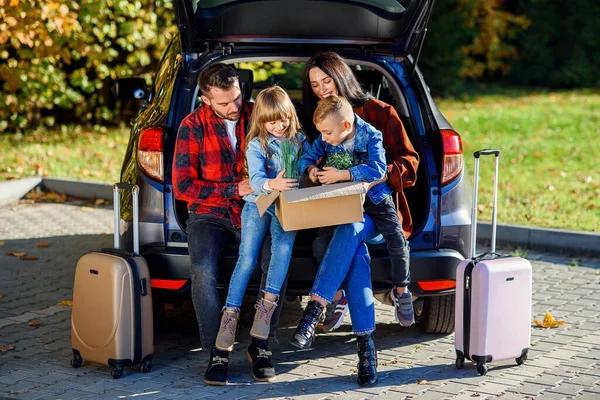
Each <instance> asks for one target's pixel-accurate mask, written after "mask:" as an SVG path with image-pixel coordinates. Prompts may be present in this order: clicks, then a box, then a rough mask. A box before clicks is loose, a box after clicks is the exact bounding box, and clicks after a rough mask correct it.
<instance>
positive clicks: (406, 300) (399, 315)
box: [390, 288, 415, 326]
mask: <svg viewBox="0 0 600 400" xmlns="http://www.w3.org/2000/svg"><path fill="white" fill-rule="evenodd" d="M390 296H391V298H392V301H393V302H394V308H395V309H396V312H395V313H394V314H395V316H396V321H397V322H398V323H399V324H400V325H402V326H411V325H412V324H414V323H415V311H414V309H413V302H412V294H411V293H410V291H408V290H407V291H406V292H404V293H402V296H400V297H398V295H397V293H396V288H393V289H392V292H391V295H390Z"/></svg>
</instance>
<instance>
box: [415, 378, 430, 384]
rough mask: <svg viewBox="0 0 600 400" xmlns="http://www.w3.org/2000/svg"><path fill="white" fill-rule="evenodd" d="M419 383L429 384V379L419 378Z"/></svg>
mask: <svg viewBox="0 0 600 400" xmlns="http://www.w3.org/2000/svg"><path fill="white" fill-rule="evenodd" d="M417 385H429V381H427V380H426V379H417Z"/></svg>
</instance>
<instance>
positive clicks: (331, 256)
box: [310, 215, 378, 334]
mask: <svg viewBox="0 0 600 400" xmlns="http://www.w3.org/2000/svg"><path fill="white" fill-rule="evenodd" d="M377 235H378V232H377V230H376V228H375V224H374V223H373V220H372V219H371V218H370V217H369V216H368V215H365V216H364V221H363V222H355V223H353V224H346V225H340V226H338V227H337V228H336V229H335V231H334V234H333V238H332V239H331V242H330V243H329V246H328V247H327V251H326V252H325V256H324V257H323V261H322V262H321V265H320V266H319V271H318V272H317V277H316V279H315V282H314V284H313V287H312V290H311V292H310V294H311V295H316V296H318V297H320V298H322V299H323V300H325V301H327V302H328V303H331V302H332V301H333V298H334V296H335V292H337V290H338V289H339V288H340V286H341V287H343V288H344V290H345V291H346V297H347V298H348V307H349V308H350V314H351V315H352V328H353V330H354V332H355V333H356V334H363V333H370V332H372V331H374V330H375V306H374V300H373V291H372V288H371V268H370V261H371V259H370V257H369V253H368V251H367V245H366V244H365V243H364V242H365V241H366V240H368V239H371V238H373V237H375V236H377Z"/></svg>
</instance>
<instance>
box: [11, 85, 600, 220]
mask: <svg viewBox="0 0 600 400" xmlns="http://www.w3.org/2000/svg"><path fill="white" fill-rule="evenodd" d="M436 103H437V105H438V107H439V108H440V110H441V111H442V113H444V115H445V116H446V117H447V118H448V120H449V121H450V122H451V123H452V125H453V126H454V128H455V129H456V130H457V131H458V132H459V133H460V134H461V135H462V138H463V145H464V150H465V158H466V162H467V168H468V173H469V174H472V172H473V157H472V153H473V151H475V150H478V149H482V148H498V149H500V150H501V152H502V153H501V158H500V183H499V191H500V195H499V208H498V212H499V216H498V219H499V222H501V223H509V224H521V225H536V226H544V227H552V228H563V229H576V230H586V231H598V230H600V172H599V170H600V139H599V137H600V92H599V91H566V92H532V91H524V90H520V89H505V88H498V87H491V88H487V89H486V88H483V89H479V90H478V91H477V92H476V95H472V96H468V95H465V97H464V98H463V99H460V100H441V99H437V100H436ZM128 135H129V128H127V127H122V128H111V129H105V128H103V127H79V126H75V127H74V126H71V127H62V128H56V129H53V130H49V131H46V130H38V131H35V132H30V133H28V134H26V135H23V136H16V135H8V134H5V135H1V136H0V180H6V179H16V178H21V177H24V176H32V175H34V176H35V175H47V176H59V177H70V178H76V179H86V180H95V181H103V182H115V181H117V180H118V177H119V171H120V168H121V163H122V159H123V154H124V152H125V148H126V146H127V140H128ZM481 167H482V168H481V185H480V204H482V207H481V208H480V211H481V212H480V218H481V219H482V220H489V219H490V213H491V201H492V194H491V193H492V161H491V159H483V161H482V165H481Z"/></svg>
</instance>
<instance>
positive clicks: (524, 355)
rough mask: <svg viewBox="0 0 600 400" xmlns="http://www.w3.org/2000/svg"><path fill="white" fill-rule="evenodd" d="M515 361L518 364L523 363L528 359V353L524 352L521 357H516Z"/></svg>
mask: <svg viewBox="0 0 600 400" xmlns="http://www.w3.org/2000/svg"><path fill="white" fill-rule="evenodd" d="M515 361H516V362H517V365H521V364H523V363H524V362H525V361H527V353H525V354H523V355H522V356H521V357H518V358H515Z"/></svg>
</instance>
